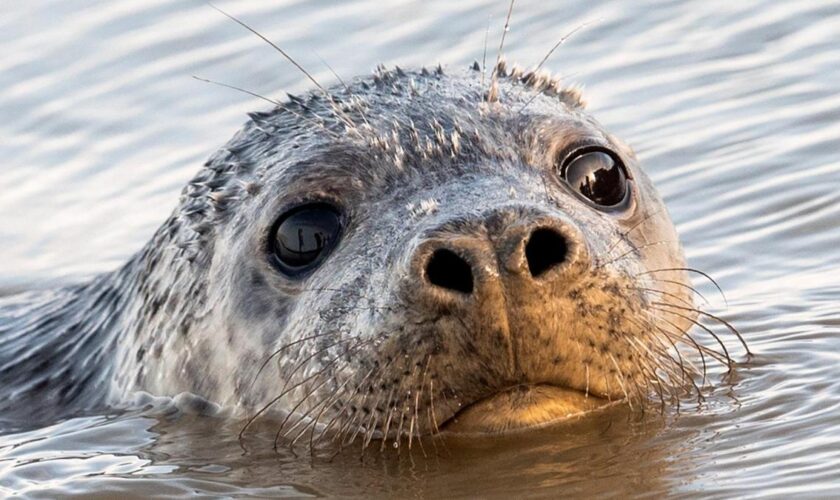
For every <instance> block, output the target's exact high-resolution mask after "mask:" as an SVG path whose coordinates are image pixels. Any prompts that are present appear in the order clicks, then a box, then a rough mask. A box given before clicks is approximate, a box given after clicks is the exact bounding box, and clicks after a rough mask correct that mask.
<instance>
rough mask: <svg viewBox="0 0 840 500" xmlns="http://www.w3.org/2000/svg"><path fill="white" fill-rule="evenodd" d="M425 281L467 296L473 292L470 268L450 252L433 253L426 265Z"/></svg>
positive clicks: (437, 251) (438, 251)
mask: <svg viewBox="0 0 840 500" xmlns="http://www.w3.org/2000/svg"><path fill="white" fill-rule="evenodd" d="M426 279H427V280H429V283H431V284H433V285H435V286H439V287H441V288H446V289H447V290H453V291H456V292H460V293H467V294H470V293H472V291H473V274H472V268H471V267H470V265H469V264H468V263H467V262H466V261H465V260H464V259H462V258H461V257H459V256H458V255H457V254H456V253H455V252H453V251H451V250H446V249H439V250H435V251H434V253H433V254H432V256H431V258H429V262H428V263H427V264H426Z"/></svg>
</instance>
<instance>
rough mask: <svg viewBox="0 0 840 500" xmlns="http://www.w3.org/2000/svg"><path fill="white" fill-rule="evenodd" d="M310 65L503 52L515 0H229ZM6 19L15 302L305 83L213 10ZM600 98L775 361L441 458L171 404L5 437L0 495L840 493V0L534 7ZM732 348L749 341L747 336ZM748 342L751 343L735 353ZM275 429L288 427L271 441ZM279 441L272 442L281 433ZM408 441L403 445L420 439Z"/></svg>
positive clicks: (572, 76)
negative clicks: (700, 397) (329, 454)
mask: <svg viewBox="0 0 840 500" xmlns="http://www.w3.org/2000/svg"><path fill="white" fill-rule="evenodd" d="M221 6H222V7H223V8H225V9H227V10H229V11H230V12H232V13H234V14H235V15H237V16H239V17H241V18H242V19H244V20H246V21H248V22H250V23H251V24H253V25H254V26H255V27H256V28H258V29H259V30H260V31H261V32H262V33H264V34H265V35H266V36H268V37H269V38H271V39H272V40H273V41H275V42H276V43H278V44H279V45H280V46H282V47H284V48H285V49H286V50H287V51H288V52H290V53H291V54H293V55H294V56H295V57H296V58H298V59H299V60H300V61H301V62H302V63H303V64H304V65H305V66H306V67H308V68H310V69H311V70H312V72H313V73H314V74H315V76H316V78H318V79H319V80H324V81H332V80H333V79H334V77H333V76H332V74H331V73H330V71H329V70H328V69H327V68H326V67H325V66H324V65H323V64H322V63H321V61H320V59H321V58H323V59H324V60H326V61H327V62H329V64H330V65H331V66H332V67H333V68H334V69H335V70H336V71H337V72H338V73H339V74H340V75H343V76H345V77H350V76H352V75H357V74H364V73H367V72H369V70H370V69H372V68H373V67H374V66H375V65H376V64H378V63H385V64H387V65H394V64H399V65H401V66H408V67H412V66H420V65H435V64H437V63H442V64H443V65H444V66H446V67H449V68H451V69H452V70H456V69H461V68H462V67H466V65H467V64H469V63H471V62H472V61H473V60H475V59H480V58H481V53H482V50H483V44H484V37H485V32H486V30H487V27H488V23H489V25H490V40H491V43H490V46H491V48H492V47H495V46H497V40H498V37H499V36H500V34H501V27H502V25H503V22H504V15H505V13H506V11H507V3H506V2H504V1H479V0H465V1H462V2H448V1H438V0H435V1H428V0H427V1H410V0H394V1H390V2H380V1H372V0H368V1H363V0H353V1H346V2H340V3H339V2H327V1H320V0H319V1H303V0H298V1H288V0H281V1H272V2H268V1H240V0H237V1H236V2H233V1H229V2H223V3H222V4H221ZM2 10H3V13H2V15H0V47H2V52H1V53H0V194H2V195H0V242H2V244H0V294H8V293H12V292H14V291H19V290H28V289H33V288H45V287H51V286H55V285H57V284H63V283H73V282H77V281H81V280H84V279H86V278H88V277H90V276H92V275H94V274H96V273H99V272H103V271H109V270H112V269H114V268H116V267H117V266H118V265H119V264H120V263H122V262H123V261H124V260H126V258H127V257H128V256H129V255H131V254H132V253H133V252H134V251H136V250H137V249H139V247H140V246H141V245H142V244H143V243H144V242H145V241H146V239H147V238H148V237H149V236H150V235H151V234H152V232H153V231H154V230H155V229H156V227H157V225H158V224H159V223H160V222H161V221H162V220H163V219H164V218H165V217H166V215H167V214H168V213H169V211H170V210H171V209H172V208H173V207H174V205H175V201H176V198H177V195H178V192H179V191H180V189H181V187H182V185H183V184H184V183H185V182H186V181H187V180H188V179H189V178H190V177H191V176H192V175H193V173H194V172H195V171H197V169H198V168H199V166H200V165H201V163H202V162H203V161H204V159H205V158H207V157H208V156H209V155H210V153H212V152H213V151H214V150H215V149H216V148H218V147H219V146H221V145H222V144H223V143H224V142H225V141H226V140H227V138H229V137H230V136H231V135H232V134H233V133H234V132H235V131H236V129H237V128H238V127H239V126H240V125H241V124H242V123H243V122H244V121H245V116H244V113H245V112H246V111H251V110H255V109H264V108H265V103H264V102H262V101H260V100H258V99H255V98H252V97H249V96H247V95H244V94H241V93H237V92H232V91H229V90H225V89H222V88H219V87H215V86H211V85H207V84H204V83H201V82H199V81H197V80H195V79H193V78H191V76H192V75H198V76H201V77H206V78H211V79H215V80H221V81H223V82H226V83H230V84H233V85H237V86H242V87H246V88H248V89H250V90H253V91H255V92H258V93H261V94H263V95H268V96H274V97H282V95H283V92H285V91H289V92H300V91H303V90H306V89H307V88H308V87H309V84H308V82H307V81H306V80H305V79H304V78H303V77H302V76H301V74H300V73H299V72H297V71H296V70H294V69H293V68H292V67H291V66H290V65H289V64H288V63H287V62H286V61H284V60H283V59H282V58H280V57H279V56H278V55H277V54H276V53H274V52H272V50H271V49H270V48H269V47H267V46H266V45H265V44H263V43H261V42H260V41H259V40H258V39H257V38H255V37H254V36H253V35H251V34H249V33H247V32H246V31H244V30H243V29H242V28H240V27H239V26H237V25H235V24H234V23H232V22H231V21H230V20H228V19H226V18H225V17H224V16H222V15H220V14H219V13H218V12H216V11H214V10H213V9H212V8H210V7H208V6H207V4H206V3H204V2H202V1H198V0H195V1H192V0H187V1H176V0H148V1H145V2H132V1H128V0H111V1H108V2H104V1H95V0H84V1H81V0H61V1H59V0H53V1H47V0H34V1H30V2H7V3H6V5H4V7H3V9H2ZM588 22H592V24H590V25H588V26H586V27H585V28H584V29H582V30H581V31H579V32H578V33H576V34H575V35H574V36H573V37H571V38H570V39H569V40H568V41H567V42H566V43H565V44H564V45H563V46H562V47H561V48H560V49H559V50H558V51H557V53H556V54H555V55H554V56H553V57H552V59H551V60H550V61H549V63H548V65H547V66H548V67H549V68H551V69H552V70H553V71H554V72H555V73H559V74H562V75H566V76H567V78H568V80H569V81H570V82H578V83H581V84H583V85H584V86H585V89H586V93H585V95H586V97H587V99H588V101H589V102H590V110H591V111H592V112H593V113H594V115H595V116H596V117H597V118H598V119H599V120H600V121H601V122H602V123H603V124H604V125H605V126H606V127H607V128H608V129H610V130H611V131H613V132H615V133H616V134H617V135H618V136H620V137H622V138H624V139H625V140H626V141H628V142H629V143H630V144H632V145H633V146H634V147H635V149H636V150H637V152H638V154H639V156H640V157H641V159H642V162H643V163H644V164H645V166H646V168H647V170H648V172H649V173H650V174H651V176H652V177H653V179H654V180H655V181H656V183H657V186H658V187H659V190H660V192H661V193H662V195H663V197H664V198H665V200H666V202H667V203H668V205H669V208H670V210H671V214H672V216H673V218H674V221H675V223H676V224H677V228H678V230H679V231H680V233H681V235H682V238H683V243H684V245H685V248H686V252H687V255H688V258H689V261H690V264H691V265H693V266H694V267H697V268H699V269H702V270H705V271H708V272H710V273H711V274H712V275H713V276H714V277H715V278H716V279H717V280H718V282H719V283H720V284H721V286H722V287H723V289H724V290H725V291H726V295H727V299H728V307H724V306H723V304H722V303H721V302H722V301H721V300H716V299H714V298H713V295H714V294H713V293H712V291H709V290H708V288H709V287H708V285H707V284H704V283H702V282H699V281H698V283H697V284H698V286H700V287H702V288H701V290H703V291H709V292H710V293H707V295H708V296H709V297H710V299H711V301H712V304H711V305H710V306H709V307H710V309H711V310H712V311H713V312H715V313H719V314H721V315H722V316H723V317H724V318H726V319H727V320H729V321H731V322H733V323H735V324H736V325H737V326H738V327H739V328H740V329H741V331H742V332H743V333H744V336H745V337H746V338H747V340H748V342H749V343H750V347H751V349H752V350H753V351H754V352H755V353H756V356H755V358H754V360H752V362H750V363H748V364H745V365H743V366H740V367H739V369H738V371H737V378H736V380H734V381H732V382H730V383H720V385H719V388H718V389H717V390H716V391H715V392H714V393H713V394H712V395H711V397H709V398H708V399H707V401H706V402H705V403H704V404H703V405H701V406H700V407H699V408H690V409H683V410H682V411H680V412H677V411H676V410H669V411H668V412H667V413H666V414H665V415H659V414H657V415H645V416H639V415H636V414H633V413H630V412H627V411H625V410H621V409H615V410H611V411H609V412H606V413H604V414H602V415H599V416H597V417H595V418H591V419H587V420H585V421H581V422H571V423H569V424H567V425H564V426H559V427H558V428H557V429H552V430H550V431H545V432H540V433H535V434H534V435H531V434H529V435H526V436H520V437H516V438H504V439H498V440H487V441H480V442H472V441H471V442H457V441H455V442H453V443H449V444H447V445H446V448H445V451H442V452H441V453H429V455H430V456H429V457H424V456H423V455H422V454H419V451H417V450H416V449H413V450H412V452H411V453H405V452H403V453H400V454H397V453H391V452H389V453H385V454H382V455H379V454H373V455H372V456H368V457H366V458H365V459H364V460H360V459H359V456H358V454H342V455H340V456H339V457H336V458H335V459H334V460H332V461H329V462H328V461H323V462H312V461H310V460H308V459H304V458H300V457H295V456H294V455H291V454H288V453H286V452H280V453H275V452H274V451H273V450H271V449H270V446H269V447H267V449H263V448H266V447H262V448H261V447H259V446H257V445H255V446H254V449H253V450H252V451H250V452H249V453H248V454H247V455H245V456H243V455H242V450H241V449H240V448H239V445H238V444H237V442H236V434H237V432H238V426H237V424H235V423H233V422H227V421H226V420H224V419H220V418H212V417H201V416H197V415H192V414H190V412H189V411H185V409H184V408H180V407H179V406H178V405H177V404H176V403H174V402H168V403H161V404H158V405H155V406H154V408H153V409H152V410H150V411H148V412H143V413H130V414H122V415H102V416H92V417H85V418H77V419H72V420H69V421H66V422H61V423H58V424H56V425H54V426H51V427H47V428H43V429H37V430H32V431H29V432H23V433H11V434H9V433H7V434H6V435H2V436H0V494H3V495H11V494H21V495H27V496H44V497H54V496H56V495H80V496H89V495H93V494H98V495H102V496H107V495H115V494H121V495H136V496H144V495H149V494H152V493H158V494H166V495H185V496H186V495H191V494H194V493H200V494H204V495H209V496H242V495H247V496H305V495H314V496H318V495H342V496H362V495H392V496H417V497H423V496H455V495H470V494H471V495H475V494H482V495H486V496H497V497H509V496H511V495H515V496H517V497H525V496H556V495H571V494H579V495H586V496H589V495H595V494H597V495H603V496H615V497H623V496H626V495H627V494H633V495H639V496H650V497H658V496H661V495H663V494H666V495H683V494H691V493H704V494H706V495H710V496H717V497H732V496H738V497H753V496H766V495H774V496H779V497H789V496H791V495H799V496H837V495H838V494H840V473H838V472H837V471H838V470H840V222H838V221H840V161H838V153H840V39H839V38H838V33H840V3H838V2H836V1H826V2H793V1H770V0H749V1H747V0H745V1H739V2H732V1H722V0H706V1H699V0H697V1H658V0H648V1H639V2H633V3H632V4H631V3H630V2H617V1H612V2H608V1H588V2H583V1H571V0H555V1H551V2H545V1H536V0H519V1H518V2H517V4H516V9H515V11H514V14H513V20H512V26H511V30H510V33H509V35H508V38H507V42H506V54H507V58H508V59H509V60H512V61H517V62H519V63H521V64H524V65H534V64H536V63H537V62H538V61H539V60H540V59H541V58H542V57H543V55H544V54H545V53H546V52H547V51H548V49H549V48H550V47H551V46H552V45H553V44H554V43H555V42H557V40H558V39H559V38H560V37H562V36H563V35H564V34H566V33H567V32H569V31H570V30H572V29H574V28H576V27H578V26H580V25H581V24H583V23H588ZM730 342H731V341H730ZM731 347H732V349H733V350H737V345H736V344H734V343H732V344H731ZM266 432H268V431H266ZM258 438H259V435H257V436H255V441H256V442H259V439H258ZM403 451H404V450H403Z"/></svg>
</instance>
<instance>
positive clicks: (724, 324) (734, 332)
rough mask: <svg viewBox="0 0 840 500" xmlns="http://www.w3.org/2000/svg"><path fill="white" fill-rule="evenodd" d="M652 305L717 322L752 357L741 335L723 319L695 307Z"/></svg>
mask: <svg viewBox="0 0 840 500" xmlns="http://www.w3.org/2000/svg"><path fill="white" fill-rule="evenodd" d="M654 304H655V305H663V306H667V307H673V308H675V309H681V310H683V311H688V312H693V313H696V314H699V315H701V316H705V317H707V318H709V319H713V320H715V321H717V322H718V323H720V324H722V325H723V326H725V327H726V329H727V330H729V331H730V332H732V333H733V334H734V335H735V336H736V337H738V340H739V341H740V342H741V345H742V346H743V347H744V351H746V354H747V356H748V357H751V356H752V355H753V353H752V351H750V348H749V347H748V346H747V341H746V340H744V337H743V336H742V335H741V332H740V331H738V329H737V328H735V327H734V326H732V323H730V322H728V321H726V320H725V319H723V318H721V317H719V316H715V315H714V314H711V313H708V312H706V311H703V310H701V309H697V308H696V307H683V306H678V305H676V304H669V303H667V302H654Z"/></svg>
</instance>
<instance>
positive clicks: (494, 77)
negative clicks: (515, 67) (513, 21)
mask: <svg viewBox="0 0 840 500" xmlns="http://www.w3.org/2000/svg"><path fill="white" fill-rule="evenodd" d="M515 3H516V0H510V6H509V7H508V13H507V17H506V18H505V27H504V29H503V31H502V39H501V41H500V42H499V50H498V51H497V52H496V64H495V65H494V66H493V71H492V72H491V73H490V91H489V92H488V93H487V101H488V102H493V101H495V100H496V96H495V95H494V90H493V89H494V88H495V85H496V82H497V78H498V76H499V63H500V62H501V61H502V51H503V50H504V47H505V39H506V38H507V34H508V31H510V18H511V16H512V15H513V5H514V4H515Z"/></svg>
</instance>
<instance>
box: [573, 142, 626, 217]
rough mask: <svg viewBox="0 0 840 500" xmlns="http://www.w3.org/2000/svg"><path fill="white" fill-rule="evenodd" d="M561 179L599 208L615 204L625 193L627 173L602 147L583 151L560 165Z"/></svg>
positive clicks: (614, 155)
mask: <svg viewBox="0 0 840 500" xmlns="http://www.w3.org/2000/svg"><path fill="white" fill-rule="evenodd" d="M560 175H561V176H562V177H563V179H565V180H566V182H567V183H568V184H569V185H570V186H571V187H572V189H574V190H575V191H577V192H578V193H580V194H581V195H582V196H584V197H585V198H586V199H588V200H590V201H591V202H593V203H595V204H597V205H600V206H602V207H613V206H615V205H618V204H619V203H621V202H622V201H624V198H625V197H626V196H627V192H628V191H629V187H628V182H627V172H626V170H625V167H624V164H623V163H622V162H621V160H620V159H619V158H618V156H617V155H616V154H615V153H613V152H611V151H609V150H606V149H602V148H597V147H595V148H583V149H580V150H578V151H575V152H573V153H572V154H571V155H569V156H568V157H567V158H566V160H565V161H564V162H563V165H562V169H561V174H560Z"/></svg>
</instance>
